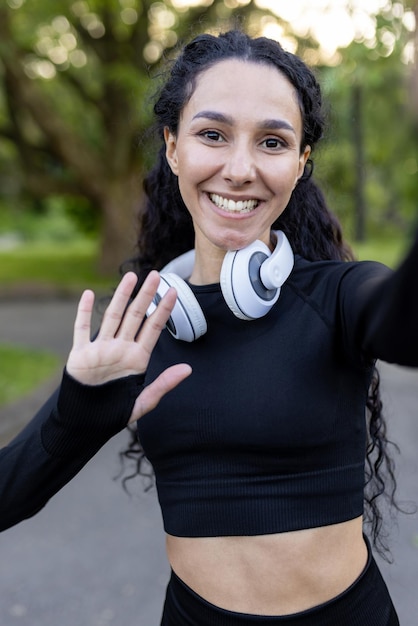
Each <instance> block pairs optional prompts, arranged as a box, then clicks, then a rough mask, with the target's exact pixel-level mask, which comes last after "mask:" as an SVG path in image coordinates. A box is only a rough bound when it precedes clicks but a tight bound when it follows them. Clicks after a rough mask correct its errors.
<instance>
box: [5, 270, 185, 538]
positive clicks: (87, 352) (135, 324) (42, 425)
mask: <svg viewBox="0 0 418 626" xmlns="http://www.w3.org/2000/svg"><path fill="white" fill-rule="evenodd" d="M158 283H159V276H158V274H157V273H156V272H152V273H151V274H150V276H149V277H148V278H147V280H146V281H145V283H144V285H143V287H142V288H141V290H140V292H139V293H138V295H137V296H136V297H135V299H134V300H133V301H132V303H131V304H129V306H128V302H129V298H130V295H131V293H132V289H133V287H134V286H135V284H136V276H135V274H133V273H129V274H126V275H125V276H124V277H123V279H122V280H121V282H120V284H119V286H118V288H117V290H116V292H115V294H114V296H113V298H112V301H111V303H110V304H109V307H108V309H107V310H106V313H105V315H104V318H103V323H102V325H101V328H100V331H99V333H98V335H97V337H96V339H95V340H94V341H91V340H90V335H91V314H92V309H93V302H94V295H93V293H92V292H91V291H86V292H84V294H83V295H82V297H81V299H80V303H79V306H78V311H77V317H76V322H75V326H74V342H73V348H72V350H71V352H70V355H69V358H68V361H67V366H66V369H65V370H64V374H63V379H62V384H61V386H60V388H59V390H57V391H56V392H55V394H53V396H51V398H50V399H49V400H48V401H47V402H46V404H45V405H44V406H43V407H42V408H41V409H40V411H39V412H38V413H37V414H36V416H35V417H34V418H33V420H31V422H30V423H29V424H28V425H27V426H26V428H24V429H23V430H22V431H21V432H20V433H19V435H17V437H15V439H14V440H13V441H12V442H11V443H10V444H9V445H8V446H6V447H5V448H3V449H2V450H0V530H5V529H6V528H8V527H10V526H12V525H14V524H16V523H18V522H20V521H21V520H22V519H25V518H27V517H30V516H32V515H34V514H35V513H37V512H38V511H39V510H40V509H41V508H42V507H43V506H44V505H45V504H46V502H47V501H48V500H49V498H51V497H52V496H53V495H54V494H55V493H56V492H57V491H59V489H61V487H63V486H64V485H65V484H66V483H67V482H68V481H69V480H71V478H73V477H74V476H75V475H76V474H77V473H78V472H79V471H80V469H81V468H82V467H83V466H84V465H85V464H86V463H87V462H88V461H89V460H90V459H91V458H92V457H93V456H94V454H95V453H96V452H97V451H98V450H99V449H100V448H101V447H102V446H103V445H104V444H105V443H106V442H107V441H108V440H109V439H110V438H111V437H112V436H114V435H115V434H117V433H118V432H119V431H121V430H122V429H123V428H124V427H125V426H126V425H127V424H128V422H132V421H135V420H137V419H139V418H140V417H141V416H142V415H144V414H145V413H147V412H148V411H150V410H151V409H152V408H154V407H155V406H156V404H158V402H159V400H160V399H161V397H162V396H163V395H165V394H166V393H167V392H168V391H170V390H171V389H173V388H174V387H175V386H176V385H177V384H179V383H180V382H181V381H182V380H183V379H184V378H186V376H188V375H189V374H190V372H191V369H190V367H189V366H188V365H185V364H179V365H175V366H173V367H171V368H168V369H167V370H166V371H165V372H163V373H162V374H161V376H160V377H158V378H157V379H156V380H155V381H154V382H153V383H152V384H151V385H149V386H147V387H145V388H144V386H143V381H144V374H145V371H146V368H147V365H148V361H149V358H150V355H151V353H152V350H153V348H154V346H155V344H156V342H157V340H158V337H159V335H160V333H161V330H162V329H163V328H164V326H165V322H166V321H167V319H168V317H169V315H170V312H171V310H172V307H173V306H174V303H175V299H176V294H175V291H174V290H173V291H171V293H170V294H167V296H168V297H165V298H164V299H163V300H161V302H160V304H159V306H158V308H157V310H156V311H155V312H154V313H153V315H152V316H150V317H149V318H148V319H145V313H146V310H147V308H148V306H149V303H150V302H151V300H152V298H153V296H154V294H155V291H156V288H157V286H158ZM139 329H140V330H139Z"/></svg>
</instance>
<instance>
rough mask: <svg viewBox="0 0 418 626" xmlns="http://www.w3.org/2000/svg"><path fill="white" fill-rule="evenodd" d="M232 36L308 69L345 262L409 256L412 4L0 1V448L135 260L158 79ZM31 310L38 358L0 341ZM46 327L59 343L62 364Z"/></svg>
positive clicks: (416, 114) (413, 158)
mask: <svg viewBox="0 0 418 626" xmlns="http://www.w3.org/2000/svg"><path fill="white" fill-rule="evenodd" d="M236 23H241V24H243V26H244V27H245V28H246V30H247V31H248V32H250V34H253V35H256V34H263V35H266V36H269V37H272V38H274V39H278V40H279V41H280V42H281V43H282V45H283V46H284V47H285V48H287V49H289V50H290V51H292V52H295V53H297V54H299V55H300V56H302V58H304V59H305V60H306V61H307V62H308V64H310V65H311V66H313V67H314V69H315V71H316V73H317V75H318V77H319V80H320V82H321V83H322V85H323V91H324V97H325V101H326V107H327V112H328V118H329V128H328V131H327V133H326V135H325V137H324V139H323V141H322V142H321V145H320V147H319V148H318V149H317V151H316V152H315V154H314V160H315V172H314V176H315V177H316V179H317V180H318V181H319V182H320V183H321V185H322V186H323V189H324V191H325V192H326V195H327V198H328V201H329V205H330V207H331V208H332V210H333V211H334V212H335V213H336V214H337V216H338V217H339V219H340V221H341V222H342V225H343V227H344V232H345V235H346V237H347V239H348V241H349V242H350V244H351V245H352V247H353V249H354V251H355V252H356V254H357V256H358V258H360V259H365V258H374V259H377V260H381V261H383V262H385V263H387V264H388V265H390V266H393V267H394V266H396V264H397V263H398V261H399V259H401V257H402V254H403V253H404V251H405V250H406V249H407V247H408V244H409V242H410V239H411V237H412V236H413V234H414V231H415V225H416V222H417V217H418V212H417V199H418V154H417V145H418V66H417V46H418V43H417V42H418V29H417V23H418V1H417V0H403V1H393V0H367V2H364V0H332V1H331V0H292V1H291V2H289V1H288V0H164V1H157V2H154V1H152V0H0V323H1V324H2V328H3V333H0V416H1V418H2V424H0V444H1V445H4V443H6V442H7V440H8V439H9V438H10V436H11V435H12V434H13V432H15V431H16V429H18V428H19V427H20V426H21V424H23V423H24V422H25V420H27V419H28V418H29V417H30V416H31V411H33V410H34V407H35V406H36V405H35V404H34V402H36V400H31V399H33V398H37V397H38V396H37V393H38V391H39V389H41V390H45V389H47V388H48V386H49V385H50V383H51V381H55V378H56V376H57V373H59V371H60V369H61V368H62V364H63V362H64V359H65V354H66V353H67V351H68V349H69V346H70V340H71V327H70V326H71V323H72V319H73V315H74V312H75V303H76V299H77V297H78V295H79V294H80V293H81V291H82V289H84V288H85V287H93V288H94V289H95V290H96V292H97V293H98V295H99V296H104V295H106V294H108V293H110V291H111V290H112V288H113V286H114V285H115V284H116V283H117V280H118V275H119V274H118V268H119V266H120V263H121V262H123V261H124V260H125V259H127V258H128V257H130V256H131V255H132V254H133V253H134V250H135V239H136V233H135V216H136V215H137V213H138V211H139V210H140V207H141V202H142V187H141V179H142V176H143V173H144V172H145V171H146V170H147V167H148V166H149V164H150V163H151V162H152V159H153V156H154V154H155V149H154V145H153V142H152V133H151V132H150V125H151V122H152V95H153V92H154V90H155V89H156V87H157V86H158V84H159V77H160V72H161V69H162V67H163V66H164V63H165V61H166V60H167V59H170V58H172V57H173V56H175V54H176V50H177V46H178V45H181V43H182V42H184V41H187V40H189V39H190V38H191V37H192V36H194V35H196V34H197V33H199V32H202V31H213V32H219V31H220V30H225V29H227V28H229V27H230V26H231V25H234V24H236ZM35 305H37V308H36V307H35V308H34V309H31V308H30V307H31V306H33V307H34V306H35ZM53 307H56V308H55V309H54V308H53ZM32 310H33V311H35V312H34V313H32V314H31V315H32V321H34V320H33V317H34V316H35V317H36V316H38V319H37V320H36V321H37V324H35V323H34V328H33V331H32V334H35V335H36V336H37V338H38V340H37V341H36V340H34V341H32V340H30V339H29V338H28V339H27V340H26V335H25V333H24V332H21V333H20V337H19V336H18V335H19V333H15V331H14V330H13V331H12V326H11V325H9V326H7V324H6V318H7V315H12V317H14V320H15V321H20V323H21V324H25V325H26V326H27V327H29V326H30V319H29V317H27V318H25V317H24V316H23V317H22V318H20V317H19V311H20V312H23V313H24V312H25V311H27V312H28V315H29V311H32ZM52 310H54V311H55V310H57V311H58V313H57V315H59V316H60V320H61V321H62V322H63V323H64V322H65V325H66V328H67V334H65V335H64V332H63V331H62V330H59V333H60V336H62V337H63V340H62V342H61V344H60V346H59V349H55V348H56V344H55V343H54V341H48V330H50V332H49V335H52V336H53V335H54V330H53V327H52V324H53V322H52V321H50V319H49V317H48V311H52ZM23 313H22V314H23ZM48 325H50V327H49V329H48ZM8 329H10V332H9V331H8ZM56 332H58V331H56ZM41 339H42V341H41ZM57 341H58V339H57ZM407 375H408V376H409V377H410V378H409V379H408V380H409V381H410V383H411V381H412V384H415V388H417V387H418V385H416V382H418V380H417V377H416V374H415V373H411V372H408V374H407ZM414 376H415V378H414ZM388 377H389V378H390V376H388ZM414 381H415V382H414ZM25 399H27V400H28V401H27V403H26V404H25ZM411 402H412V401H411ZM411 406H412V405H411ZM16 407H18V408H17V409H16ZM23 407H25V408H23ZM6 415H9V416H13V420H12V423H10V420H9V421H7V420H6V417H5V416H6ZM415 432H416V431H415ZM416 440H417V439H415V441H416ZM116 456H117V455H116ZM411 467H412V466H411ZM411 467H410V468H409V469H411ZM91 471H92V472H93V473H94V467H93V470H91ZM412 471H415V473H416V466H413V467H412ZM415 476H416V474H415ZM97 484H99V482H97ZM70 489H73V487H70ZM98 490H99V491H100V487H98ZM415 493H416V490H415ZM86 497H87V499H88V496H86ZM118 497H119V496H118ZM417 499H418V496H417ZM58 502H60V501H59V500H58ZM56 506H57V505H56ZM98 506H99V508H100V505H98ZM152 506H154V505H152ZM152 506H151V509H152ZM53 516H54V512H53V511H52V517H53ZM40 519H41V522H38V521H36V522H35V521H32V522H31V523H32V524H35V526H32V528H34V529H35V532H36V529H38V532H39V533H41V536H42V531H41V529H39V527H38V526H37V524H42V523H44V521H43V520H45V519H46V518H42V517H41V518H40ZM414 519H415V522H413V521H412V520H411V518H410V520H409V522H408V523H410V524H411V526H410V531H409V535H408V543H407V546H409V547H410V548H411V550H412V553H413V554H414V558H415V559H416V558H417V553H416V547H417V545H418V539H417V537H418V530H417V524H416V518H414ZM143 523H144V524H145V525H146V524H147V523H148V524H149V525H152V524H154V522H153V521H148V522H143ZM414 524H415V525H414ZM28 528H29V527H28ZM14 532H15V531H14V530H12V531H10V533H11V534H7V535H6V537H12V536H13V533H14ZM16 532H17V535H16V541H18V542H20V543H22V535H21V534H19V532H23V531H20V530H16ZM48 533H49V535H48V536H49V537H50V538H51V540H52V539H53V534H52V535H51V534H50V533H51V530H50V529H49V530H48ZM25 537H26V535H23V539H24V538H25ZM29 537H30V535H29ZM26 540H27V541H30V539H29V538H28V539H26ZM38 540H39V537H38ZM41 540H42V539H41ZM43 540H44V541H45V536H43ZM55 541H56V547H57V549H59V545H60V539H59V536H57V537H56V540H55ZM23 543H24V542H23ZM148 548H149V546H148ZM145 549H146V546H145ZM157 551H158V549H157ZM414 551H415V552H414ZM0 552H1V550H0ZM0 558H1V554H0ZM56 565H57V564H56ZM3 567H4V565H3ZM33 567H34V568H35V570H36V566H35V565H34V566H33ZM51 567H52V566H51ZM415 573H416V569H415ZM16 575H17V576H18V575H19V574H16ZM12 578H13V577H12V575H11V580H12ZM22 589H24V587H23V588H22ZM22 593H23V591H22ZM0 597H2V590H1V589H0ZM9 597H11V596H9ZM61 601H62V598H61ZM10 606H11V607H12V609H13V610H12V609H10V611H11V612H9V613H8V619H10V620H11V621H10V623H11V624H14V623H22V624H23V623H24V622H23V621H22V620H24V619H29V621H28V622H27V624H28V626H34V625H35V623H38V622H36V620H35V618H34V617H33V616H32V618H30V617H29V616H28V614H27V613H25V611H24V610H23V609H22V608H21V609H19V607H22V606H23V604H22V602H21V600H19V601H18V600H16V601H15V602H11V604H10ZM80 606H81V605H80ZM83 606H84V605H83ZM13 607H14V608H13ZM16 607H17V608H16ZM5 610H6V609H5ZM7 610H8V609H7ZM80 610H81V609H80ZM13 611H14V613H13ZM19 611H21V614H20V613H19ZM22 611H23V612H22ZM39 611H40V613H39V620H40V621H39V624H42V625H44V624H46V623H47V618H46V612H45V611H46V609H45V611H44V614H43V615H42V611H41V609H39ZM84 611H85V612H86V611H87V608H86V606H84ZM51 614H52V613H51ZM115 614H117V612H116V613H115ZM416 614H417V612H415V618H416ZM108 615H109V614H108ZM73 617H74V616H73ZM415 618H414V619H415ZM30 619H32V622H31V621H30ZM51 619H52V618H51ZM19 620H20V621H19ZM97 620H99V618H97ZM103 620H104V622H103V623H105V622H106V619H105V618H104V617H103ZM75 621H76V622H77V619H76V620H75ZM99 621H100V620H99ZM99 621H97V623H99ZM110 621H112V620H110ZM51 623H53V621H52V622H51ZM57 623H58V622H57ZM60 623H62V624H64V621H62V620H61V622H60ZM69 623H70V622H69ZM77 623H81V624H84V623H85V624H87V623H89V624H90V623H92V624H93V618H92V621H91V622H90V621H89V622H88V621H87V618H86V619H85V621H83V620H82V619H81V621H80V619H79V621H78V622H77ZM94 623H96V622H94ZM140 623H141V624H142V623H143V624H144V625H145V626H148V624H147V623H146V622H140ZM25 624H26V622H25ZM412 624H415V622H412V621H411V626H412ZM150 626H152V624H150Z"/></svg>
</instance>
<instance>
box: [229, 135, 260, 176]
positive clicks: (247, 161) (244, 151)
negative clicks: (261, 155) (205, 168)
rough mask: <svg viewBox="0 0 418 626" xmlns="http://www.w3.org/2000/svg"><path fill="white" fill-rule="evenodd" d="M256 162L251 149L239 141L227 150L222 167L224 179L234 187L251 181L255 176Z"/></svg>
mask: <svg viewBox="0 0 418 626" xmlns="http://www.w3.org/2000/svg"><path fill="white" fill-rule="evenodd" d="M256 170H257V168H256V163H255V159H254V155H253V153H252V150H251V149H250V148H249V147H248V146H245V145H243V144H242V143H241V142H240V143H238V144H236V145H233V146H231V147H230V149H229V150H228V155H227V159H226V162H225V164H224V168H223V175H224V178H225V180H226V181H227V182H228V183H229V184H231V185H234V186H236V187H238V186H241V185H245V184H246V183H251V182H253V181H254V179H255V177H256Z"/></svg>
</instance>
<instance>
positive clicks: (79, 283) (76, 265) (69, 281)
mask: <svg viewBox="0 0 418 626" xmlns="http://www.w3.org/2000/svg"><path fill="white" fill-rule="evenodd" d="M96 262H97V244H96V243H95V242H94V241H89V240H82V241H76V242H71V243H59V244H57V243H49V242H48V243H30V244H25V245H21V246H18V247H16V248H14V249H12V250H4V251H0V286H1V287H2V288H3V289H6V290H10V289H11V288H16V287H19V285H20V286H25V285H39V286H43V287H49V288H52V289H56V290H58V291H59V292H68V291H69V292H74V293H78V292H80V291H81V290H83V289H85V288H86V287H91V288H93V289H102V290H106V291H107V290H108V289H109V287H111V286H114V285H115V282H117V268H115V278H113V280H112V279H108V278H107V279H106V278H103V277H102V276H100V275H99V273H98V272H97V270H96Z"/></svg>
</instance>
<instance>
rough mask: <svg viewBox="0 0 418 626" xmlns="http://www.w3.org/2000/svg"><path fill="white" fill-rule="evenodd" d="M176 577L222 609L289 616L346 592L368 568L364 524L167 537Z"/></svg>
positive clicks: (357, 519) (346, 523)
mask: <svg viewBox="0 0 418 626" xmlns="http://www.w3.org/2000/svg"><path fill="white" fill-rule="evenodd" d="M167 552H168V558H169V561H170V564H171V567H172V568H173V570H174V572H175V573H176V574H177V576H179V578H181V579H182V580H183V582H185V583H186V585H188V586H189V587H190V588H191V589H193V591H195V592H196V593H197V594H199V595H200V596H201V597H203V598H205V600H207V601H208V602H211V603H212V604H215V605H216V606H218V607H221V608H224V609H227V610H229V611H235V612H238V613H249V614H255V615H288V614H291V613H298V612H300V611H304V610H306V609H309V608H312V607H314V606H317V605H318V604H322V603H324V602H327V601H328V600H331V599H332V598H334V597H335V596H337V595H339V594H340V593H342V592H343V591H345V590H346V589H347V588H348V587H349V586H350V585H351V584H352V583H353V582H354V581H355V580H356V579H357V578H358V577H359V576H360V574H361V572H362V570H363V569H364V567H365V565H366V562H367V547H366V544H365V542H364V538H363V531H362V519H361V518H356V519H354V520H350V521H348V522H343V523H341V524H333V525H330V526H323V527H320V528H311V529H307V530H298V531H293V532H285V533H278V534H271V535H257V536H249V537H247V536H246V537H207V538H206V537H198V538H187V537H173V536H172V535H168V536H167Z"/></svg>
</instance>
